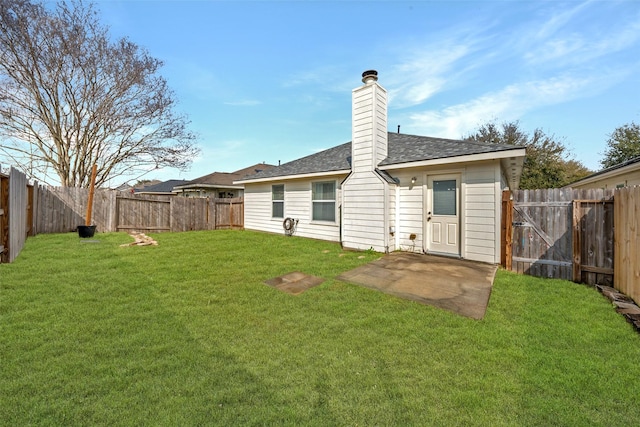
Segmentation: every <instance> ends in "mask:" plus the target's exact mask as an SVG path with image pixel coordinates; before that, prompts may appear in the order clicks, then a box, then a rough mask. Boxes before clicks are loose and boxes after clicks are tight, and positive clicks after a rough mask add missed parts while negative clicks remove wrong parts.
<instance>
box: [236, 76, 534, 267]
mask: <svg viewBox="0 0 640 427" xmlns="http://www.w3.org/2000/svg"><path fill="white" fill-rule="evenodd" d="M362 77H363V78H362V82H363V83H364V84H363V85H362V86H361V87H358V88H356V89H354V90H353V91H352V140H351V142H348V143H346V144H342V145H339V146H337V147H334V148H330V149H328V150H325V151H322V152H319V153H316V154H313V155H310V156H307V157H304V158H301V159H298V160H294V161H291V162H289V163H285V164H282V165H281V166H278V167H274V168H271V169H269V170H265V171H262V172H260V173H257V174H255V175H253V176H250V177H247V178H245V179H242V180H240V181H237V182H236V183H237V184H243V185H244V187H245V191H244V203H245V205H244V206H245V228H246V229H252V230H261V231H266V232H274V233H281V232H283V228H287V229H288V230H287V231H288V232H289V233H294V234H295V235H297V236H302V237H309V238H315V239H322V240H329V241H335V242H340V243H341V244H342V245H343V247H345V248H350V249H359V250H367V249H373V250H375V251H378V252H390V251H396V250H401V251H412V252H420V253H422V252H425V253H433V254H442V255H449V256H454V257H460V258H464V259H469V260H476V261H483V262H489V263H499V262H500V241H501V236H500V234H501V229H500V219H501V218H500V216H501V194H502V191H503V190H504V189H507V188H511V189H516V188H517V187H518V183H519V180H520V175H521V173H522V165H523V162H524V157H525V149H524V148H522V147H517V146H513V145H491V144H489V145H488V144H481V143H477V142H471V141H456V140H450V139H443V138H432V137H426V136H415V135H405V134H400V133H390V132H388V131H387V91H386V90H385V89H384V88H383V87H382V86H381V85H380V84H379V83H378V77H377V72H376V71H374V70H371V71H366V72H364V73H363V75H362Z"/></svg>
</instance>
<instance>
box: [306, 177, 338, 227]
mask: <svg viewBox="0 0 640 427" xmlns="http://www.w3.org/2000/svg"><path fill="white" fill-rule="evenodd" d="M311 198H312V204H313V209H312V210H313V214H312V217H311V219H312V220H314V221H332V222H335V220H336V183H335V181H331V182H314V183H313V184H312V191H311Z"/></svg>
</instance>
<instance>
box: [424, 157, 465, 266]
mask: <svg viewBox="0 0 640 427" xmlns="http://www.w3.org/2000/svg"><path fill="white" fill-rule="evenodd" d="M430 177H431V179H434V177H446V178H443V179H448V178H452V177H455V180H456V183H457V184H456V188H457V189H458V191H457V193H458V194H457V195H456V196H457V198H456V210H457V217H458V237H457V240H458V253H457V254H454V253H446V254H445V253H440V252H437V251H431V250H429V239H430V238H431V234H429V221H427V212H429V210H430V209H431V210H433V206H431V204H432V202H433V200H432V198H433V193H431V192H430V187H429V178H430ZM463 178H464V169H460V170H458V171H457V172H454V171H451V172H446V171H427V172H424V175H423V179H424V182H423V184H422V189H423V190H422V191H423V211H422V218H423V219H422V235H423V239H422V250H423V251H424V252H425V253H427V254H440V255H447V256H453V257H460V258H464V257H465V255H466V251H465V250H464V247H465V236H464V227H463V224H464V221H465V218H464V205H463V203H464V200H465V199H464V198H463V184H462V183H463ZM464 196H465V197H466V194H465V195H464Z"/></svg>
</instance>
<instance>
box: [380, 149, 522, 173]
mask: <svg viewBox="0 0 640 427" xmlns="http://www.w3.org/2000/svg"><path fill="white" fill-rule="evenodd" d="M525 155H526V150H525V149H524V148H514V149H511V150H505V151H492V152H490V153H478V154H466V155H460V156H452V157H441V158H438V159H429V160H419V161H414V162H404V163H396V164H392V165H383V166H379V168H380V169H382V170H396V169H405V168H409V167H411V168H415V167H423V166H436V165H447V164H452V163H465V162H477V161H481V160H498V159H504V158H509V157H524V156H525Z"/></svg>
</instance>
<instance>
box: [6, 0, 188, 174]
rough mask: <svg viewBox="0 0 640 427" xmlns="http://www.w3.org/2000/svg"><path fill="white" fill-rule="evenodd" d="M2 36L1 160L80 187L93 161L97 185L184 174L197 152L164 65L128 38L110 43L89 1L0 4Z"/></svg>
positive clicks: (8, 1)
mask: <svg viewBox="0 0 640 427" xmlns="http://www.w3.org/2000/svg"><path fill="white" fill-rule="evenodd" d="M0 30H1V31H0V135H2V136H4V137H5V138H6V139H7V140H9V141H11V143H10V144H7V143H4V145H3V146H2V150H0V155H4V156H8V154H7V153H9V152H11V153H13V156H14V162H16V163H20V164H21V165H25V164H29V165H34V166H33V167H37V168H40V169H41V170H43V171H45V170H47V169H48V168H51V169H53V170H55V172H56V174H57V175H58V178H59V180H60V182H61V183H62V185H68V186H88V184H89V179H90V173H91V166H92V165H93V164H97V165H98V174H97V178H96V182H97V183H99V184H102V183H105V182H107V181H108V180H109V179H111V178H113V177H115V176H120V175H122V174H125V173H137V172H139V171H145V170H148V168H149V167H150V166H152V167H165V166H171V167H177V168H181V169H184V168H186V167H187V166H189V165H190V163H191V160H192V159H193V158H194V157H195V155H197V153H198V152H199V150H198V148H197V146H196V145H195V142H194V141H195V136H194V135H193V134H192V133H191V132H190V131H188V130H187V124H188V121H187V119H186V118H185V117H184V116H180V115H177V114H175V112H174V109H175V106H176V100H175V98H174V94H173V92H171V90H170V89H169V87H168V85H167V83H166V81H165V80H164V78H162V77H161V76H160V75H159V70H160V68H161V66H162V62H161V61H159V60H158V59H155V58H153V57H151V56H150V55H149V53H148V52H147V51H146V50H144V49H143V48H141V47H139V46H137V45H136V44H135V43H133V42H131V41H130V40H128V39H126V38H124V39H121V40H117V41H116V42H111V41H110V37H109V34H108V31H107V29H106V27H104V26H102V25H101V24H100V22H99V19H98V13H97V11H96V9H95V7H94V6H93V5H92V4H85V3H84V2H83V1H81V0H78V1H72V2H65V1H61V2H60V3H58V5H57V8H56V9H55V10H54V11H50V10H47V9H46V8H44V7H43V4H42V3H38V2H31V1H29V0H0ZM18 158H19V159H20V160H19V161H18ZM36 172H37V170H36Z"/></svg>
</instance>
